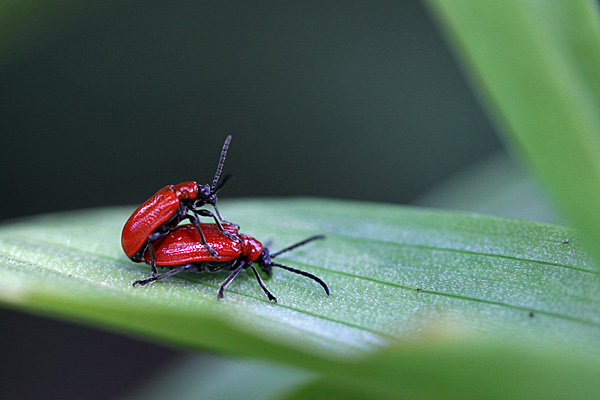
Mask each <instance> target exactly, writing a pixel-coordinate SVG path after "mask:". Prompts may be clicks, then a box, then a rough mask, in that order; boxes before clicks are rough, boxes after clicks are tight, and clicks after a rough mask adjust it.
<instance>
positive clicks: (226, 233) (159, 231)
mask: <svg viewBox="0 0 600 400" xmlns="http://www.w3.org/2000/svg"><path fill="white" fill-rule="evenodd" d="M230 141H231V136H228V137H227V139H226V140H225V143H224V145H223V149H222V150H221V157H220V159H219V164H218V166H217V172H216V173H215V177H214V179H213V183H212V185H208V184H206V185H200V184H198V183H196V182H193V181H190V182H183V183H180V184H179V185H169V186H165V187H164V188H162V189H160V190H159V191H158V192H156V193H155V194H154V195H153V196H152V197H151V198H150V199H148V200H147V201H146V202H145V203H144V204H142V205H141V206H140V207H139V208H138V209H137V210H136V211H134V213H133V214H132V215H131V217H129V219H128V220H127V222H126V223H125V226H124V227H123V233H122V235H121V245H122V247H123V251H124V252H125V254H126V255H127V256H128V257H129V258H130V259H131V260H132V261H134V262H142V261H145V262H146V263H148V264H150V265H151V267H152V276H151V277H150V278H148V279H145V280H141V281H135V282H134V283H133V284H134V286H135V285H140V286H145V285H147V284H149V283H152V282H155V281H158V280H160V279H163V278H167V277H169V276H172V275H175V274H177V273H179V272H182V271H190V272H201V271H209V272H214V271H220V270H225V271H232V272H231V274H230V275H229V277H228V278H227V279H226V280H225V281H223V283H222V284H221V286H220V288H219V291H218V295H217V297H218V298H222V297H223V291H224V290H225V289H226V288H227V286H228V285H229V284H230V283H231V281H233V279H234V278H235V277H236V275H237V274H238V273H239V272H240V271H241V270H242V269H246V268H251V269H252V272H253V273H254V276H255V277H256V279H257V281H258V283H259V285H260V287H261V288H262V290H263V292H264V293H265V294H266V295H267V297H268V299H269V300H270V301H273V302H277V299H276V298H275V296H273V295H272V294H271V292H269V290H268V289H267V288H266V286H265V284H264V282H263V281H262V279H261V278H260V275H259V274H258V272H257V270H256V268H255V267H254V265H253V262H256V263H258V265H259V266H260V268H261V269H262V270H263V271H264V272H265V273H266V274H267V275H271V270H272V267H279V268H283V269H286V270H288V271H290V272H294V273H296V274H300V275H303V276H306V277H308V278H311V279H313V280H314V281H316V282H318V283H319V284H320V285H321V286H322V287H323V289H324V290H325V292H326V293H327V295H329V288H328V287H327V285H326V284H325V282H323V281H322V280H321V279H319V278H318V277H316V276H314V275H312V274H309V273H308V272H305V271H301V270H298V269H295V268H291V267H288V266H285V265H282V264H278V263H275V262H273V261H272V259H273V258H275V257H277V256H278V255H280V254H282V253H284V252H286V251H289V250H292V249H295V248H296V247H298V246H302V245H304V244H306V243H309V242H311V241H313V240H316V239H323V238H324V236H312V237H310V238H308V239H305V240H303V241H301V242H299V243H296V244H294V245H292V246H289V247H286V248H285V249H283V250H280V251H278V252H276V253H273V254H270V252H269V249H268V248H266V247H264V246H263V245H262V244H261V243H260V242H259V241H258V240H256V239H255V238H253V237H251V236H248V235H244V234H240V233H239V232H238V229H239V226H237V225H235V224H232V223H231V222H228V221H225V220H223V218H222V216H221V213H220V212H219V209H218V208H217V205H216V203H217V192H218V191H219V189H221V188H222V187H223V185H224V184H225V183H226V182H227V180H228V179H229V177H230V175H228V176H226V177H225V179H224V180H223V181H222V182H220V183H219V178H220V176H221V172H222V170H223V164H224V162H225V157H226V155H227V149H228V148H229V143H230ZM207 204H210V205H212V206H213V207H214V209H215V213H216V215H214V214H213V213H212V212H210V211H209V210H205V209H200V207H203V206H205V205H207ZM201 216H203V217H211V218H213V219H214V221H215V223H214V224H205V223H200V217H201ZM184 220H189V221H190V222H191V224H186V225H181V226H179V224H180V223H181V222H182V221H184ZM221 222H223V223H221ZM156 267H159V268H168V269H169V271H167V272H165V273H162V274H158V271H157V269H156Z"/></svg>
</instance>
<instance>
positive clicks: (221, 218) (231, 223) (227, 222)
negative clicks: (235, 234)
mask: <svg viewBox="0 0 600 400" xmlns="http://www.w3.org/2000/svg"><path fill="white" fill-rule="evenodd" d="M213 207H214V208H215V212H216V213H217V217H219V219H220V220H221V221H223V222H224V223H226V224H228V225H233V226H235V228H236V229H237V230H238V231H239V230H240V226H239V225H238V224H234V223H233V222H229V221H226V220H224V219H223V217H222V216H221V213H220V212H219V209H218V208H217V205H216V204H215V205H213Z"/></svg>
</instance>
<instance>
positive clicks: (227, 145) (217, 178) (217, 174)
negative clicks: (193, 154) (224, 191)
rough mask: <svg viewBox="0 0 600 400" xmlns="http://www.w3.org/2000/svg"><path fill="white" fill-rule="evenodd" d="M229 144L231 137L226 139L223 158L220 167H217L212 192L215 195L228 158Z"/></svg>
mask: <svg viewBox="0 0 600 400" xmlns="http://www.w3.org/2000/svg"><path fill="white" fill-rule="evenodd" d="M229 142H231V135H229V136H227V139H225V143H223V149H221V158H219V165H217V172H216V173H215V179H213V183H212V189H211V191H212V192H213V193H214V192H215V188H216V187H217V183H218V182H219V177H220V176H221V171H223V164H224V163H225V157H226V156H227V149H229ZM221 186H222V185H221Z"/></svg>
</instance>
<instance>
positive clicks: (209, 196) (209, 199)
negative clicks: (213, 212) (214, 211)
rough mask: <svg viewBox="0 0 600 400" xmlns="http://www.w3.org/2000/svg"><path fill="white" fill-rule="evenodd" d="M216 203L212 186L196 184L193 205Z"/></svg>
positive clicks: (215, 194)
mask: <svg viewBox="0 0 600 400" xmlns="http://www.w3.org/2000/svg"><path fill="white" fill-rule="evenodd" d="M216 203H217V193H216V192H215V191H213V188H212V187H211V186H210V185H209V184H206V185H198V195H197V197H196V202H195V205H196V206H197V207H202V206H203V205H205V204H210V205H212V206H214V205H215V204H216Z"/></svg>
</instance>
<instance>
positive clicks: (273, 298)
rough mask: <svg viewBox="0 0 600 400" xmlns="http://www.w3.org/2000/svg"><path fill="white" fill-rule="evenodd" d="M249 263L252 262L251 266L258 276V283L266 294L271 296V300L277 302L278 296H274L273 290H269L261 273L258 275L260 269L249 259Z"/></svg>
mask: <svg viewBox="0 0 600 400" xmlns="http://www.w3.org/2000/svg"><path fill="white" fill-rule="evenodd" d="M248 264H250V268H252V272H254V276H255V277H256V280H257V281H258V284H259V285H260V287H261V289H262V290H263V292H265V294H266V295H267V297H268V298H269V301H272V302H273V303H277V298H276V297H275V296H273V295H272V294H271V292H269V289H267V287H266V286H265V283H264V282H263V280H262V279H260V275H258V271H257V270H256V268H254V265H253V264H252V263H251V262H250V261H248Z"/></svg>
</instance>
